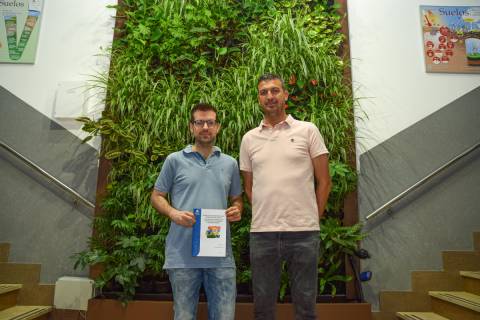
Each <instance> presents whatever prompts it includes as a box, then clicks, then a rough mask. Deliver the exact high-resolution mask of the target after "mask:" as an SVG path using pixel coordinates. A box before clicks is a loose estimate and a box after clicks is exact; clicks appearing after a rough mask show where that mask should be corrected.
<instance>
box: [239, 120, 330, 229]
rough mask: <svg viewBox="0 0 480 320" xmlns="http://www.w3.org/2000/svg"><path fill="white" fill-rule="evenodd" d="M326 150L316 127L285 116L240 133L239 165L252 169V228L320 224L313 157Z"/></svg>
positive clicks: (315, 225) (241, 168) (314, 225)
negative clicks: (282, 118)
mask: <svg viewBox="0 0 480 320" xmlns="http://www.w3.org/2000/svg"><path fill="white" fill-rule="evenodd" d="M326 153H328V150H327V148H326V147H325V143H324V142H323V138H322V136H321V134H320V131H319V130H318V128H317V127H316V126H315V125H314V124H313V123H310V122H305V121H299V120H296V119H294V118H293V117H292V116H290V115H289V116H288V117H287V119H285V121H283V122H281V123H278V124H277V125H275V127H273V128H272V127H270V126H267V125H266V124H265V123H264V122H263V121H262V122H261V123H260V126H259V127H257V128H254V129H252V130H250V131H248V132H247V133H246V134H245V135H244V136H243V139H242V144H241V146H240V170H242V171H248V172H253V189H252V226H251V229H250V230H251V231H252V232H271V231H311V230H319V229H320V226H319V221H318V208H317V201H316V198H315V188H314V173H313V165H312V159H313V158H315V157H317V156H319V155H321V154H326Z"/></svg>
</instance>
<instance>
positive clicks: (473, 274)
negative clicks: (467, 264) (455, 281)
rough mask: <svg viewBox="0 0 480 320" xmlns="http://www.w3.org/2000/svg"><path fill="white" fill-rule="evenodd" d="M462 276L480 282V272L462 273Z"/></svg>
mask: <svg viewBox="0 0 480 320" xmlns="http://www.w3.org/2000/svg"><path fill="white" fill-rule="evenodd" d="M460 275H461V276H462V277H466V278H472V279H479V280H480V271H460Z"/></svg>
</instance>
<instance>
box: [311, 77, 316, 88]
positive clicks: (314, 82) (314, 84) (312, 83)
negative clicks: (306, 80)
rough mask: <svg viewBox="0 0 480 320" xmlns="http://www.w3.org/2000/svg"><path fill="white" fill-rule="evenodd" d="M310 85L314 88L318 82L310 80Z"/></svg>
mask: <svg viewBox="0 0 480 320" xmlns="http://www.w3.org/2000/svg"><path fill="white" fill-rule="evenodd" d="M310 84H311V85H312V86H314V87H316V86H317V85H318V81H317V80H315V79H312V80H310Z"/></svg>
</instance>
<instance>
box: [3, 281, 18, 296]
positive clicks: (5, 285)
mask: <svg viewBox="0 0 480 320" xmlns="http://www.w3.org/2000/svg"><path fill="white" fill-rule="evenodd" d="M21 288H22V285H21V284H8V283H0V294H2V293H7V292H11V291H15V290H18V289H21Z"/></svg>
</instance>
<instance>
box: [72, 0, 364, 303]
mask: <svg viewBox="0 0 480 320" xmlns="http://www.w3.org/2000/svg"><path fill="white" fill-rule="evenodd" d="M116 9H117V13H118V17H117V19H121V20H122V21H123V24H122V27H121V28H120V30H117V31H118V33H119V34H120V35H121V36H120V37H118V38H117V39H115V40H114V43H113V47H112V54H111V67H110V71H109V73H108V74H102V75H97V76H95V77H94V78H93V79H92V82H91V84H92V86H95V87H99V88H103V89H104V90H105V92H106V99H105V103H106V109H105V111H104V112H103V113H102V116H101V118H100V119H89V118H81V119H79V120H80V121H82V122H84V126H83V129H84V130H85V131H87V132H88V133H89V134H90V136H96V135H101V136H102V151H101V152H102V156H104V157H105V158H106V159H108V160H109V161H111V171H110V172H109V175H108V185H107V195H106V198H105V199H104V201H103V203H102V205H101V206H102V208H101V209H102V215H100V216H98V217H96V218H95V222H94V227H95V231H96V232H95V234H94V236H93V237H92V238H91V244H90V249H89V250H87V251H84V252H82V253H80V254H78V255H77V256H76V260H77V265H78V266H83V267H85V266H88V265H93V264H96V263H102V264H103V267H104V268H103V270H104V271H103V272H102V273H101V275H100V276H99V278H97V280H96V283H97V285H98V286H99V287H104V286H106V285H107V284H108V283H111V282H112V281H114V282H116V283H118V284H120V285H121V287H122V290H123V291H122V294H121V298H122V299H124V300H128V299H131V298H132V297H133V296H134V294H135V288H136V287H137V286H138V281H139V279H140V278H141V277H142V276H144V275H145V274H152V273H153V274H157V275H159V276H160V275H161V273H162V265H163V261H164V256H163V247H164V243H165V237H166V234H167V232H168V228H169V221H168V220H167V219H166V218H165V217H162V216H160V215H158V214H157V213H156V212H155V211H154V209H153V208H152V207H151V205H150V201H149V196H150V192H151V190H152V188H153V185H154V182H155V179H156V177H157V175H158V173H159V171H160V169H161V166H162V163H163V160H164V159H165V157H166V156H167V155H168V154H169V153H170V152H173V151H176V150H179V149H182V148H183V147H184V146H185V145H186V144H188V143H189V142H190V141H191V137H190V135H189V132H188V118H189V112H190V109H191V107H192V106H193V105H194V104H195V103H198V102H200V101H202V102H209V103H211V104H213V105H215V106H216V107H217V109H218V118H219V119H220V121H221V125H222V130H221V131H220V133H219V135H218V137H217V139H218V140H217V145H218V146H219V147H220V148H221V149H222V151H223V152H225V153H227V154H231V155H232V156H234V157H237V156H238V153H239V146H240V141H241V138H242V136H243V134H245V133H246V132H247V131H248V130H249V129H251V128H253V127H256V126H258V123H259V122H260V120H261V118H262V114H261V112H260V109H259V107H258V103H257V97H256V81H257V79H258V76H260V75H261V74H263V73H266V72H270V73H276V74H279V75H281V76H282V77H283V78H284V79H285V80H286V85H287V90H288V91H289V93H290V98H289V101H288V110H287V112H288V113H291V114H292V115H293V116H294V117H296V118H298V119H301V120H306V121H311V122H313V123H315V124H316V125H317V126H318V128H319V129H320V131H321V133H322V135H323V137H324V139H325V142H326V145H327V147H328V149H329V150H330V160H331V165H330V169H331V173H332V178H333V182H334V185H333V190H332V194H331V197H330V200H329V203H328V205H327V210H328V211H330V212H336V211H340V210H342V207H343V200H344V198H345V195H346V194H347V193H348V192H350V191H352V190H354V188H355V183H356V180H355V173H354V170H353V168H351V167H350V166H349V165H348V163H349V157H350V156H351V155H352V152H353V150H352V149H353V143H354V141H353V139H354V138H353V130H354V128H353V115H352V114H353V99H352V92H351V87H350V85H349V84H348V81H346V79H345V78H344V69H345V68H346V65H347V61H344V59H343V58H342V57H341V56H339V55H338V54H339V52H340V49H341V46H342V42H343V40H344V36H343V35H342V34H341V33H340V32H339V29H340V27H341V25H340V20H341V19H342V17H341V16H339V14H338V13H337V9H338V7H337V6H336V5H332V4H331V3H330V1H326V0H319V1H309V0H302V1H300V0H298V1H297V0H290V1H272V0H266V1H253V0H240V1H239V0H225V1H213V0H143V1H138V0H123V1H122V2H121V4H120V5H118V6H116ZM87 139H88V138H87ZM245 211H246V212H245V214H244V216H243V219H242V221H241V222H239V223H235V224H232V244H233V248H234V255H235V259H236V264H237V268H238V272H237V274H238V278H239V281H247V280H248V279H249V274H250V273H249V266H248V232H249V224H250V212H249V210H248V209H247V210H245ZM338 227H340V225H339V226H338ZM330 229H331V228H330ZM330 229H329V230H330ZM347 229H348V227H347ZM339 230H340V229H339ZM348 230H350V231H348ZM348 230H347V231H348V232H352V231H351V229H348ZM347 231H346V232H347ZM354 231H355V232H354V233H355V235H358V234H359V233H360V231H359V228H357V229H355V230H354ZM353 238H354V237H353ZM353 238H352V239H353ZM322 240H323V239H322ZM357 240H358V239H357V238H355V240H352V241H351V243H355V241H357ZM324 242H325V243H327V241H324ZM332 245H333V247H331V246H332ZM335 246H337V247H338V250H336V251H338V252H340V251H342V250H343V249H342V248H341V246H342V243H340V242H336V243H334V244H330V245H329V250H330V251H328V252H333V251H335ZM330 247H331V248H330ZM325 252H327V251H325ZM340 258H341V257H337V256H335V257H333V258H332V259H334V260H331V259H330V260H328V261H330V262H329V263H330V265H332V264H333V265H334V266H337V262H338V259H340ZM335 259H336V260H335ZM319 270H320V278H321V280H320V281H321V282H320V283H321V287H322V288H329V286H328V285H327V284H328V283H329V281H330V280H329V279H327V278H326V277H323V278H322V272H321V270H323V269H322V267H320V268H319ZM330 271H331V272H333V273H335V272H337V271H338V268H337V269H336V270H333V271H332V270H330ZM329 276H331V275H330V274H329ZM335 279H336V278H335ZM335 279H334V280H332V281H335ZM337 280H338V279H337Z"/></svg>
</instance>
